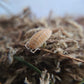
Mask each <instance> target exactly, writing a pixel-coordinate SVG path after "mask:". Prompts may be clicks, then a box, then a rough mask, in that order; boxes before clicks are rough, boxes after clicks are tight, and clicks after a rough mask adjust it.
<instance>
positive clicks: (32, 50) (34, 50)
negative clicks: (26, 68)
mask: <svg viewBox="0 0 84 84" xmlns="http://www.w3.org/2000/svg"><path fill="white" fill-rule="evenodd" d="M37 50H40V49H39V48H36V49H31V52H32V53H35V52H36V51H37Z"/></svg>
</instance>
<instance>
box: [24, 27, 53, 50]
mask: <svg viewBox="0 0 84 84" xmlns="http://www.w3.org/2000/svg"><path fill="white" fill-rule="evenodd" d="M51 34H52V30H51V29H48V28H46V29H42V30H40V31H39V32H37V33H35V34H34V35H33V36H32V37H31V38H30V40H29V42H27V43H26V45H25V47H26V48H30V49H32V50H34V49H36V50H37V49H38V48H39V47H41V46H42V45H43V44H44V43H45V42H46V41H47V40H48V39H49V38H50V36H51Z"/></svg>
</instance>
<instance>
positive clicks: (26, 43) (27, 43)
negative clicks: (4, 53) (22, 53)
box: [25, 41, 30, 50]
mask: <svg viewBox="0 0 84 84" xmlns="http://www.w3.org/2000/svg"><path fill="white" fill-rule="evenodd" d="M28 43H29V41H28V42H27V43H26V44H25V47H26V48H27V49H28V50H29V49H30V48H29V47H28V46H27V45H28Z"/></svg>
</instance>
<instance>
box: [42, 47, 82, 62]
mask: <svg viewBox="0 0 84 84" xmlns="http://www.w3.org/2000/svg"><path fill="white" fill-rule="evenodd" d="M41 50H43V51H46V52H49V53H52V54H56V55H58V56H62V57H66V58H69V59H72V60H76V61H79V62H82V63H84V61H83V60H81V59H77V58H73V57H70V56H68V55H63V54H60V53H53V52H52V51H51V50H48V49H42V48H41Z"/></svg>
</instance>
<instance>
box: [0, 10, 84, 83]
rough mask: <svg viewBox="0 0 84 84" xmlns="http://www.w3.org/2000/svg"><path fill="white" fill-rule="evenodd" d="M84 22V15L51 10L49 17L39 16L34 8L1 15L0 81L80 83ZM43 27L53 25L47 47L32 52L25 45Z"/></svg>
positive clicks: (82, 63)
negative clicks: (55, 14) (62, 14)
mask: <svg viewBox="0 0 84 84" xmlns="http://www.w3.org/2000/svg"><path fill="white" fill-rule="evenodd" d="M83 22H84V18H82V19H81V18H79V19H76V20H75V19H74V18H70V17H69V18H68V17H64V18H62V17H52V14H51V13H50V15H49V16H48V17H47V18H42V19H41V18H40V19H38V18H36V16H35V15H34V14H33V13H32V12H31V10H30V8H26V9H25V10H24V11H23V12H22V13H21V14H19V15H17V16H11V17H8V18H7V17H6V16H4V17H1V16H0V82H1V83H2V84H23V83H24V81H26V83H29V84H49V83H50V81H51V82H52V83H53V84H78V83H79V82H80V81H82V79H83V78H84V35H83V33H84V28H83V27H84V23H83ZM80 24H82V25H80ZM43 28H50V29H52V31H53V33H52V35H51V37H50V38H49V39H48V40H47V41H46V45H45V46H42V47H40V50H38V51H37V52H36V53H31V52H30V50H27V49H26V48H25V46H24V45H25V43H26V42H27V41H29V39H30V38H31V36H32V35H33V34H34V33H36V32H38V31H39V30H41V29H43ZM14 55H15V56H18V57H20V58H23V59H24V60H26V61H28V62H29V63H31V64H33V65H34V66H36V67H37V68H39V69H40V70H41V71H43V72H45V69H46V70H47V72H45V74H43V73H42V74H41V76H40V75H38V73H36V72H35V71H34V70H32V69H30V68H28V67H26V66H25V65H24V64H22V63H20V62H18V61H15V60H14V59H13V56H14ZM9 61H10V62H11V63H9ZM42 75H43V77H42ZM44 76H45V77H44Z"/></svg>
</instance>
